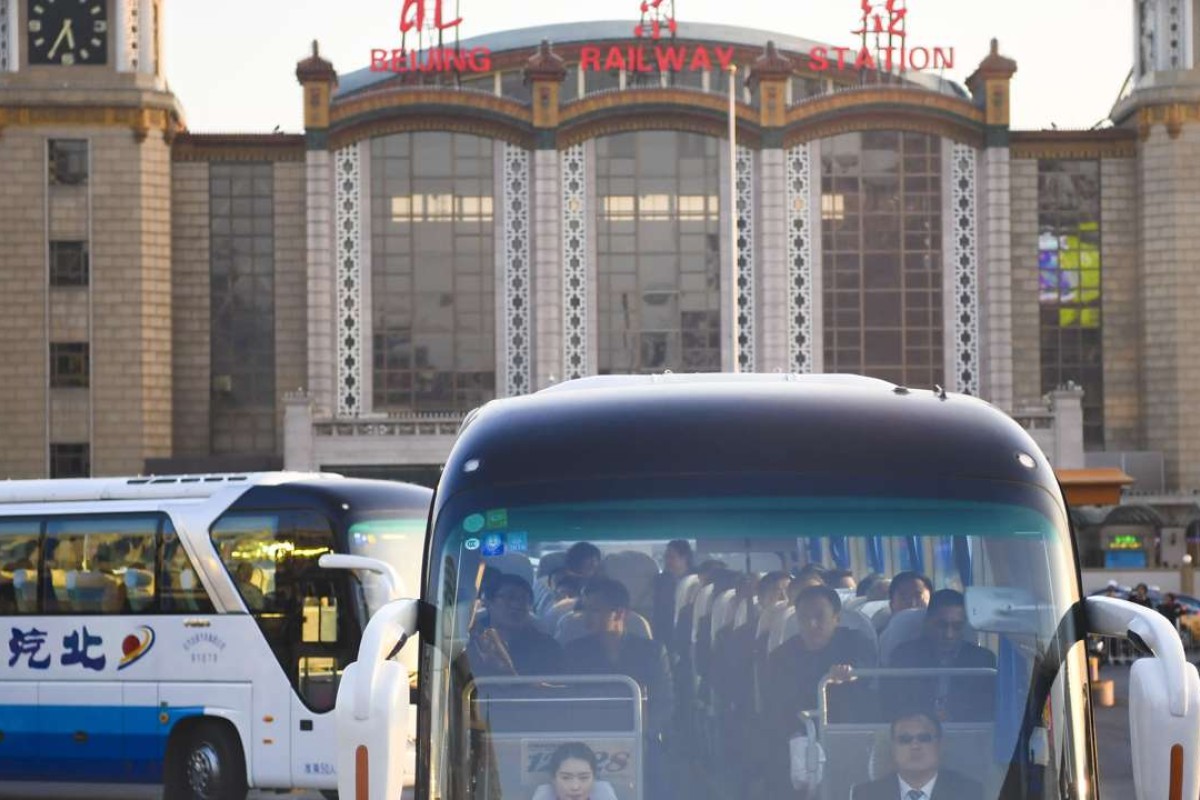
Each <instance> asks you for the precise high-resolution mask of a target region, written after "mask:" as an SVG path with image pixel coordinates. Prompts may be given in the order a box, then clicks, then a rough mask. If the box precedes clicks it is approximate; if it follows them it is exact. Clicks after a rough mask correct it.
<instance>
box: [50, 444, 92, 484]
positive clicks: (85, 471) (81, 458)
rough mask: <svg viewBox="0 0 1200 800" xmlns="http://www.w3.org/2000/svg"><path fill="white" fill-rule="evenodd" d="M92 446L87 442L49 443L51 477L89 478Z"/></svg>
mask: <svg viewBox="0 0 1200 800" xmlns="http://www.w3.org/2000/svg"><path fill="white" fill-rule="evenodd" d="M91 475H92V448H91V446H90V445H87V444H52V445H50V477H51V478H90V477H91Z"/></svg>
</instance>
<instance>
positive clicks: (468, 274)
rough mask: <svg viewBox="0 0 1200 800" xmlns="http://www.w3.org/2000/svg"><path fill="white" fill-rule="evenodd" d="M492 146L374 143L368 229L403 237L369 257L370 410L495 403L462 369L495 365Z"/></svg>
mask: <svg viewBox="0 0 1200 800" xmlns="http://www.w3.org/2000/svg"><path fill="white" fill-rule="evenodd" d="M511 75H512V76H515V77H514V78H512V80H517V83H518V84H519V83H520V80H519V79H520V78H521V76H520V73H519V72H513V73H511ZM505 77H506V79H508V78H509V75H507V74H506V76H505ZM510 83H511V80H510ZM526 91H527V89H526ZM506 93H507V90H506ZM400 140H403V141H400ZM493 146H494V145H493V142H492V141H491V140H489V139H483V138H480V137H475V136H468V135H466V134H456V133H455V134H449V133H440V132H437V133H406V134H396V135H394V136H388V137H384V138H382V139H376V140H374V141H373V142H372V161H371V163H372V175H371V192H372V197H373V202H372V209H373V211H372V214H373V218H374V219H373V223H372V224H373V227H374V229H375V230H376V231H380V230H384V229H386V228H388V227H389V226H396V225H401V224H402V225H403V226H404V230H405V232H406V234H411V235H405V236H403V237H395V238H389V239H388V241H387V246H386V247H383V248H375V249H374V250H373V252H372V264H371V276H372V287H373V289H372V312H373V319H374V331H373V332H372V335H373V337H374V347H375V360H374V364H373V365H372V367H373V369H374V384H373V385H374V394H373V401H374V407H375V408H376V410H380V411H383V410H387V411H398V412H405V411H417V412H429V411H432V412H463V411H467V410H469V409H471V408H474V407H476V406H478V405H482V404H483V403H485V402H487V401H488V400H490V399H491V398H492V396H493V392H492V391H491V390H490V389H486V388H484V387H483V386H482V385H481V384H480V383H479V382H478V381H476V380H475V379H474V378H473V376H472V373H471V372H470V371H466V370H465V369H464V365H465V364H468V363H478V364H487V365H492V364H494V363H495V304H494V290H493V288H492V287H493V286H494V279H493V276H494V273H495V263H494V262H495V243H494V236H495V200H494V197H493V181H494V177H495V176H494V165H493V163H492V162H493V159H492V152H493ZM410 151H412V152H413V153H414V157H413V158H412V159H409V158H407V153H408V152H410ZM400 155H404V157H403V158H401V157H399V156H400ZM414 356H415V357H414ZM493 369H494V368H493ZM489 374H492V373H491V370H489ZM488 383H489V384H491V383H494V377H493V378H490V379H489V381H488Z"/></svg>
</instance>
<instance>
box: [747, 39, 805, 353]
mask: <svg viewBox="0 0 1200 800" xmlns="http://www.w3.org/2000/svg"><path fill="white" fill-rule="evenodd" d="M793 67H794V65H793V64H792V61H791V59H789V58H788V57H787V56H784V55H783V54H781V53H780V52H779V51H778V50H776V48H775V43H774V42H767V47H766V49H765V50H764V52H763V54H762V55H761V56H760V57H759V58H758V59H757V60H756V61H755V62H754V64H753V65H751V67H750V79H749V83H750V85H751V86H752V87H753V86H757V87H758V90H759V91H758V113H759V119H758V122H759V125H760V126H762V131H763V139H762V146H761V149H760V150H759V152H758V159H757V163H756V164H754V163H753V161H752V162H751V163H752V164H753V167H752V169H753V171H754V183H755V184H757V185H756V186H751V187H749V188H750V192H749V200H750V201H751V208H750V209H748V213H749V217H748V220H749V223H750V224H749V225H748V226H747V228H748V234H749V239H750V241H749V242H748V247H746V248H745V250H746V253H747V256H746V257H743V258H741V259H739V261H740V262H743V263H742V264H741V266H742V268H743V275H742V280H743V282H747V283H750V284H751V294H750V296H751V299H752V308H753V317H752V318H750V319H748V320H747V323H748V325H747V326H745V328H744V329H743V331H742V333H743V335H744V336H745V337H747V338H750V339H751V340H752V341H753V343H754V350H753V351H752V352H753V356H754V360H753V362H752V363H751V365H750V367H751V368H753V369H756V370H758V371H760V372H783V371H787V370H788V369H789V368H790V365H789V363H788V362H789V360H788V309H789V303H788V296H789V287H788V263H787V260H788V236H789V230H788V224H789V223H788V210H787V157H786V156H785V154H784V152H783V128H784V125H785V124H786V123H787V96H788V86H789V82H790V80H791V74H792V69H793ZM738 195H739V198H742V197H744V196H745V195H744V194H743V193H742V192H741V191H739V192H738ZM755 206H757V207H755ZM740 249H741V248H740ZM747 261H748V263H745V262H747ZM746 328H748V329H746Z"/></svg>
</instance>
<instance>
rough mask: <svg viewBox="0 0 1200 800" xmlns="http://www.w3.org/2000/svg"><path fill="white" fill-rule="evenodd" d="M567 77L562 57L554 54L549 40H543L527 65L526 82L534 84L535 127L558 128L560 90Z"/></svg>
mask: <svg viewBox="0 0 1200 800" xmlns="http://www.w3.org/2000/svg"><path fill="white" fill-rule="evenodd" d="M566 75H567V68H566V66H565V65H564V64H563V60H562V57H561V56H559V55H558V54H557V53H555V52H554V48H553V47H551V46H550V40H549V39H543V40H542V44H541V46H540V47H538V51H537V52H536V53H534V54H533V57H532V58H530V59H529V62H528V63H527V64H526V65H525V80H526V81H528V82H529V83H531V84H533V127H535V128H554V127H557V126H558V90H559V84H561V83H562V82H563V78H565V77H566Z"/></svg>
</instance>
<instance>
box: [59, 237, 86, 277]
mask: <svg viewBox="0 0 1200 800" xmlns="http://www.w3.org/2000/svg"><path fill="white" fill-rule="evenodd" d="M50 285H51V286H87V285H88V244H87V242H51V243H50Z"/></svg>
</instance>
